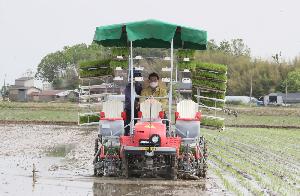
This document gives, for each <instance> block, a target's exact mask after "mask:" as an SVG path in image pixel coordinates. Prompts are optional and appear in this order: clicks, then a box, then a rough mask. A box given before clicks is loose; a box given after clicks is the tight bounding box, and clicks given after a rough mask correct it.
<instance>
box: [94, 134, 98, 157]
mask: <svg viewBox="0 0 300 196" xmlns="http://www.w3.org/2000/svg"><path fill="white" fill-rule="evenodd" d="M98 149H99V138H98V137H97V138H96V139H95V153H94V156H95V155H96V154H97V152H98Z"/></svg>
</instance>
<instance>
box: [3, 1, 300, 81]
mask: <svg viewBox="0 0 300 196" xmlns="http://www.w3.org/2000/svg"><path fill="white" fill-rule="evenodd" d="M299 9H300V1H298V0H226V1H225V0H205V1H203V0H184V1H183V0H177V1H175V0H127V1H126V0H119V1H116V0H105V1H104V0H0V68H1V69H0V86H2V84H3V79H4V75H5V74H6V75H7V76H6V79H7V80H8V81H9V83H11V84H12V83H13V81H14V79H15V78H16V77H19V76H22V74H23V73H24V72H25V71H26V70H27V69H29V68H30V69H33V70H34V71H36V67H37V65H38V63H39V62H40V60H41V59H42V58H43V56H45V55H47V54H48V53H50V52H55V51H57V50H60V49H62V48H63V46H65V45H73V44H78V43H87V44H90V43H91V41H92V38H93V34H94V30H95V27H96V26H101V25H107V24H113V23H122V22H127V21H136V20H144V19H150V18H151V19H158V20H163V21H167V22H171V23H176V24H181V25H185V26H190V27H195V28H199V29H204V30H206V31H207V32H208V38H209V39H215V40H217V41H221V40H224V39H226V40H230V39H232V38H242V39H243V40H244V41H245V43H246V44H247V45H248V46H249V47H250V48H251V52H252V55H253V56H260V57H263V58H270V57H271V56H272V55H273V54H275V53H277V52H279V51H282V55H283V56H284V57H285V58H290V59H291V58H293V57H295V56H298V55H299V54H300V25H299V19H300V11H299Z"/></svg>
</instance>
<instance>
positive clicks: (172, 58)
mask: <svg viewBox="0 0 300 196" xmlns="http://www.w3.org/2000/svg"><path fill="white" fill-rule="evenodd" d="M173 52H174V48H173V38H172V40H171V81H170V91H169V119H170V121H169V122H170V123H169V133H171V132H172V131H171V128H172V126H171V124H172V101H173V69H174V68H173V67H174V56H173ZM169 133H168V134H169Z"/></svg>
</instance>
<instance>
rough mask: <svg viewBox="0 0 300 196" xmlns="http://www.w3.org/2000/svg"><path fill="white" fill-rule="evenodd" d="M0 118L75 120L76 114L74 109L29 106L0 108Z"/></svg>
mask: <svg viewBox="0 0 300 196" xmlns="http://www.w3.org/2000/svg"><path fill="white" fill-rule="evenodd" d="M0 119H1V120H27V121H32V120H36V121H67V122H77V119H78V116H77V112H75V111H62V110H56V111H55V110H48V109H36V110H30V109H29V108H17V109H10V108H6V109H1V111H0Z"/></svg>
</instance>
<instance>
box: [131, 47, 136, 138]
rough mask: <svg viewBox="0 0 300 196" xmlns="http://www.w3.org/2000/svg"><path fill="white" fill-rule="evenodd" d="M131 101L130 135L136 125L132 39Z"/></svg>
mask: <svg viewBox="0 0 300 196" xmlns="http://www.w3.org/2000/svg"><path fill="white" fill-rule="evenodd" d="M130 74H131V75H130V76H131V77H130V83H131V84H130V97H131V99H130V101H131V121H130V135H132V134H133V127H134V101H135V97H134V94H135V93H134V90H135V89H133V51H132V41H130Z"/></svg>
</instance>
